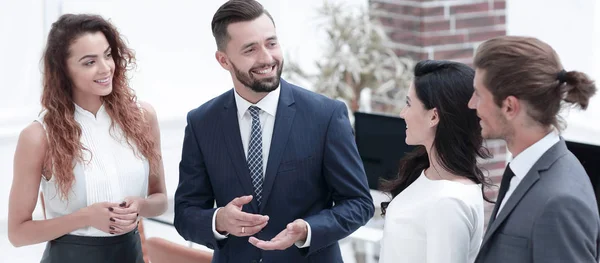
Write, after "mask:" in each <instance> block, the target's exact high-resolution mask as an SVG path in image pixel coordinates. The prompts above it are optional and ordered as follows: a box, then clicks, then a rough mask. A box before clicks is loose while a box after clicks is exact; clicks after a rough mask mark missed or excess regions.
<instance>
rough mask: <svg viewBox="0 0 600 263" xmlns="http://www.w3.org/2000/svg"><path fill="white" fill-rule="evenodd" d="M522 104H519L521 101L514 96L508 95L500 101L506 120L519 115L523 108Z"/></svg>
mask: <svg viewBox="0 0 600 263" xmlns="http://www.w3.org/2000/svg"><path fill="white" fill-rule="evenodd" d="M522 106H523V105H521V101H519V99H517V97H515V96H508V97H506V99H504V101H503V102H502V113H503V114H504V116H505V117H506V119H508V120H512V119H514V118H516V117H517V115H519V113H520V111H521V110H522V109H523V108H522Z"/></svg>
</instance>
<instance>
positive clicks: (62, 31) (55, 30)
mask: <svg viewBox="0 0 600 263" xmlns="http://www.w3.org/2000/svg"><path fill="white" fill-rule="evenodd" d="M98 32H101V33H103V34H104V36H105V37H106V39H107V41H108V43H109V45H110V47H111V55H112V58H113V59H114V62H115V71H114V75H113V83H112V86H113V88H112V92H111V93H110V94H109V95H106V96H104V97H102V98H101V99H102V101H103V103H104V107H105V109H106V112H107V113H108V115H109V116H110V117H111V120H112V123H111V130H114V128H115V126H118V127H119V128H121V129H122V131H123V134H124V135H125V138H126V140H127V143H128V144H129V146H130V147H131V148H132V150H133V151H134V152H135V154H136V155H138V157H141V156H139V154H140V153H141V154H142V155H143V156H144V157H146V159H148V162H149V164H150V171H151V174H150V176H157V175H156V172H157V171H158V169H157V168H158V162H159V159H160V158H161V157H160V154H159V152H158V151H156V150H155V144H156V142H155V141H154V139H153V138H152V133H151V127H150V125H149V123H148V122H147V120H145V119H144V112H143V111H142V110H141V109H140V106H139V105H138V102H137V97H136V95H135V93H134V91H133V90H132V89H131V88H130V87H129V79H128V78H127V76H126V72H127V71H128V70H131V69H133V68H134V67H135V56H134V53H133V51H132V50H130V49H129V48H127V46H126V45H125V43H124V41H123V39H122V38H121V36H120V34H119V32H118V31H117V29H116V28H115V27H114V26H113V25H112V24H111V23H110V22H108V21H107V20H105V19H104V18H102V17H101V16H98V15H88V14H77V15H75V14H65V15H62V16H61V17H60V18H59V19H58V21H56V22H54V23H53V24H52V28H51V29H50V33H49V34H48V40H47V43H46V49H45V51H44V55H43V91H42V98H41V103H42V108H43V109H42V110H43V111H45V115H44V117H43V121H44V123H45V125H46V132H47V137H48V152H47V154H46V156H47V158H46V162H45V165H44V173H51V174H52V176H53V177H55V180H56V182H57V184H58V188H59V190H60V196H61V197H62V198H63V199H67V197H68V196H69V191H70V190H71V187H72V185H73V183H74V181H75V177H74V175H73V168H74V166H75V164H76V162H78V161H79V162H81V161H84V160H83V155H82V152H83V151H84V150H87V149H85V148H84V147H83V145H82V143H81V141H80V137H81V127H80V126H79V124H78V123H77V122H76V121H75V116H74V113H75V104H74V101H73V88H74V84H73V82H72V80H71V78H70V76H69V73H68V72H69V71H68V68H67V58H68V57H69V49H70V46H71V44H72V43H73V42H74V41H75V40H76V39H77V38H79V37H80V36H82V35H84V34H89V33H98ZM134 145H135V146H136V147H137V149H136V147H134ZM92 158H93V157H92Z"/></svg>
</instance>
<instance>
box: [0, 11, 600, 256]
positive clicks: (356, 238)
mask: <svg viewBox="0 0 600 263" xmlns="http://www.w3.org/2000/svg"><path fill="white" fill-rule="evenodd" d="M224 2H225V1H224V0H212V1H194V0H170V1H160V0H155V1H142V0H119V1H117V0H0V50H1V51H0V94H1V95H0V180H1V182H2V183H0V251H1V252H2V253H0V262H39V259H40V257H41V254H42V251H43V249H44V246H45V245H44V244H40V245H34V246H28V247H22V248H14V247H12V245H11V244H10V243H9V242H8V238H7V216H8V195H9V191H10V186H11V181H12V177H13V173H12V161H13V154H14V150H15V147H16V142H17V138H18V135H19V132H20V131H21V130H22V129H23V128H24V127H25V126H26V125H28V124H29V123H30V122H31V121H33V120H34V119H36V117H37V114H38V113H39V111H40V110H41V108H40V105H39V100H40V94H41V64H40V59H41V55H42V51H43V48H44V45H45V41H46V36H47V33H48V31H49V28H50V26H51V24H52V23H53V22H54V21H55V20H56V19H57V18H58V17H59V16H60V15H61V14H65V13H94V14H100V15H102V16H104V17H105V18H108V19H110V20H111V22H112V23H113V24H114V25H115V26H116V27H117V28H118V29H119V31H120V32H121V33H122V35H124V36H125V38H126V40H127V42H128V45H129V47H130V48H132V49H134V50H135V53H136V56H137V68H136V69H135V70H134V71H132V72H131V74H130V77H131V82H130V84H131V86H132V87H133V88H134V89H135V91H136V93H137V95H138V98H139V99H140V100H144V101H147V102H150V103H151V104H152V105H153V106H154V108H155V109H156V111H157V113H158V119H159V122H160V126H161V132H162V150H163V158H164V165H165V169H166V179H167V190H168V195H169V197H170V205H171V208H170V210H169V212H167V213H166V214H165V215H163V216H161V217H159V218H156V219H154V220H144V228H145V235H146V237H152V236H157V237H162V238H165V239H167V240H169V241H172V242H175V243H178V244H182V245H185V246H191V247H194V248H197V249H206V248H203V247H202V246H200V245H197V244H190V243H188V242H186V241H185V240H183V239H182V238H181V237H179V235H178V234H177V232H176V231H175V229H174V228H172V227H171V226H170V225H169V222H171V221H172V217H173V215H172V197H173V195H174V193H175V189H176V187H177V183H178V164H179V160H180V157H181V144H182V141H183V129H184V127H185V116H186V113H187V112H188V111H189V110H191V109H193V108H196V107H198V106H199V105H201V104H202V103H204V102H206V101H207V100H209V99H211V98H213V97H215V96H217V95H219V94H221V93H223V92H225V91H227V90H229V89H231V88H232V84H231V79H230V76H229V74H228V72H226V71H225V70H223V69H222V68H221V67H220V66H219V65H218V63H217V62H216V60H215V58H214V53H215V50H216V46H215V42H214V39H213V37H212V34H211V29H210V22H211V20H212V16H213V14H214V12H215V11H216V10H217V8H218V7H219V6H220V5H221V4H223V3H224ZM260 2H261V3H262V4H263V5H264V6H265V8H266V9H267V10H268V11H269V12H270V13H271V14H272V16H273V18H274V20H275V23H276V27H277V33H278V37H279V39H280V42H281V45H282V48H283V49H284V53H285V67H284V78H286V79H288V80H289V81H291V82H292V83H295V84H298V85H301V86H303V87H304V88H307V89H309V90H313V91H315V92H319V93H323V94H325V95H327V96H330V97H332V98H336V99H339V100H342V101H344V102H346V104H347V106H348V108H349V109H350V110H351V111H352V112H362V113H364V115H361V114H358V115H356V118H357V119H356V121H357V123H356V124H357V125H358V124H359V123H363V127H360V132H358V131H359V127H355V128H356V129H357V143H358V144H359V151H360V152H361V156H362V157H363V160H366V159H369V158H366V155H369V154H370V152H375V154H374V155H377V156H370V157H372V158H384V157H382V156H384V155H385V156H388V158H391V157H396V155H398V154H400V155H401V154H402V152H399V153H398V152H397V151H399V150H397V149H400V148H397V147H396V148H394V147H389V146H388V148H385V147H383V146H385V145H386V144H385V143H383V144H381V146H377V145H378V144H377V141H369V140H370V139H369V138H373V137H377V136H379V137H382V136H387V137H383V138H386V139H389V140H396V141H398V143H400V144H402V143H403V141H404V134H400V133H399V132H400V131H398V130H388V129H386V128H385V127H397V126H394V125H398V123H400V122H398V120H399V119H397V118H395V116H397V115H398V113H399V111H400V109H401V108H402V107H403V106H404V105H403V101H404V99H403V98H404V96H405V94H406V89H407V88H408V85H409V83H410V80H411V78H410V77H411V75H412V65H414V63H415V62H416V61H418V60H422V59H447V60H456V61H460V62H464V63H467V64H471V61H472V57H473V52H474V50H475V49H476V47H477V45H478V44H479V43H481V42H482V41H485V40H486V39H489V38H492V37H495V36H501V35H507V34H508V35H528V36H534V37H537V38H539V39H541V40H543V41H545V42H547V43H549V44H550V45H551V46H553V47H554V48H555V50H556V51H557V52H558V54H559V55H560V57H561V59H562V62H563V65H564V67H565V69H566V70H578V71H583V72H585V73H587V74H588V75H590V76H591V77H592V78H593V79H596V80H598V79H600V2H599V1H597V0H569V1H564V0H330V1H324V0H303V1H292V0H262V1H260ZM381 116H384V117H383V118H380V117H381ZM388 116H393V117H388ZM563 117H564V119H565V120H566V121H567V124H568V128H567V129H566V131H565V132H564V133H563V136H564V137H565V139H567V140H568V141H570V142H572V143H573V144H572V145H578V146H582V145H583V146H585V147H584V148H586V147H587V148H586V149H592V150H594V151H596V152H598V150H597V149H598V148H600V95H597V96H596V97H594V98H593V99H592V101H591V103H590V106H589V108H588V110H587V111H585V112H581V111H577V110H570V111H565V112H563ZM350 118H351V121H352V122H353V123H354V121H355V116H350ZM359 118H361V119H360V120H359ZM367 123H369V125H367ZM385 123H388V124H385ZM394 123H395V124H394ZM386 125H388V126H386ZM365 126H368V128H365ZM402 132H403V131H402ZM359 139H360V140H361V141H358V140H359ZM373 143H375V144H373ZM367 145H371V146H367ZM372 145H376V146H372ZM487 146H488V147H490V149H491V150H492V152H493V153H494V158H493V159H491V160H486V161H485V162H482V166H483V167H485V168H486V169H487V170H488V175H489V176H490V177H491V178H492V179H493V180H494V181H495V182H497V183H499V181H500V180H499V176H500V175H501V174H502V171H503V169H504V166H505V164H506V160H508V159H509V158H510V156H508V155H509V154H508V153H507V151H506V147H505V145H504V144H503V143H502V142H500V141H488V142H487ZM583 146H582V147H583ZM374 147H375V148H374ZM377 147H380V148H377ZM399 147H401V146H399ZM394 151H396V152H397V154H396V155H394V154H392V153H393V152H394ZM391 152H392V153H391ZM588 157H589V156H588ZM592 157H593V158H596V159H595V160H597V161H600V155H596V156H592ZM394 161H395V160H391V161H390V162H394ZM365 166H366V167H367V169H368V171H367V173H368V175H369V181H370V183H372V182H375V181H376V179H377V177H378V176H380V172H377V171H380V170H381V169H383V168H381V167H379V168H377V167H374V166H373V165H371V164H368V163H365ZM388 168H389V167H388ZM378 169H379V170H378ZM598 176H599V174H590V177H591V178H592V181H593V182H595V180H596V179H594V178H596V177H598ZM371 186H372V188H376V186H374V185H371ZM596 187H597V186H596ZM489 193H490V194H492V195H493V194H495V190H493V189H490V190H489ZM372 194H373V196H374V199H375V204H376V206H379V203H380V202H381V201H387V200H388V197H386V196H385V195H384V194H382V193H380V192H378V191H376V190H375V189H373V190H372ZM488 210H491V209H490V207H488ZM488 212H489V211H488ZM375 214H376V216H375V217H374V218H373V219H372V221H371V222H369V224H368V225H367V226H365V227H363V228H361V229H359V230H358V231H357V232H356V233H354V234H353V235H351V236H350V237H348V238H347V239H345V240H342V242H341V244H342V248H343V253H344V260H345V261H346V262H376V260H377V253H378V250H379V249H378V241H379V239H380V238H381V226H382V219H381V218H380V217H379V216H377V215H378V214H379V212H376V213H375ZM34 218H37V219H39V218H42V213H41V209H40V208H39V207H38V209H36V212H35V216H34Z"/></svg>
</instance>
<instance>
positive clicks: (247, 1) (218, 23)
mask: <svg viewBox="0 0 600 263" xmlns="http://www.w3.org/2000/svg"><path fill="white" fill-rule="evenodd" d="M263 14H266V15H267V16H268V17H269V18H270V19H271V21H272V22H273V25H275V21H273V17H272V16H271V14H269V12H267V10H265V8H264V7H263V6H262V5H261V4H260V3H259V2H258V1H255V0H229V1H227V2H226V3H225V4H223V5H222V6H221V7H219V10H217V12H216V13H215V15H214V16H213V20H212V23H211V27H212V33H213V36H214V37H215V41H216V42H217V48H218V49H219V50H220V51H224V50H225V47H226V46H227V42H228V41H229V39H230V37H229V34H228V32H227V26H229V24H232V23H237V22H247V21H252V20H254V19H257V18H259V17H260V16H262V15H263Z"/></svg>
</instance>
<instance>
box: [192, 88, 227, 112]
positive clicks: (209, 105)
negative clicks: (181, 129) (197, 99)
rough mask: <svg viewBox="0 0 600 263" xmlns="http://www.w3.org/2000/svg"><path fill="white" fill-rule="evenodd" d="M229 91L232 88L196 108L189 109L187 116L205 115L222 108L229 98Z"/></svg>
mask: <svg viewBox="0 0 600 263" xmlns="http://www.w3.org/2000/svg"><path fill="white" fill-rule="evenodd" d="M231 92H232V90H231V89H230V90H228V91H226V92H224V93H223V94H221V95H219V96H217V97H214V98H212V99H210V100H208V101H207V102H205V103H203V104H202V105H200V106H198V107H197V108H195V109H192V110H190V111H189V112H188V118H191V119H197V118H201V117H203V116H205V115H214V113H215V112H216V111H217V110H219V109H223V108H224V107H225V105H226V104H227V101H228V100H229V99H231V96H232V94H231Z"/></svg>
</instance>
